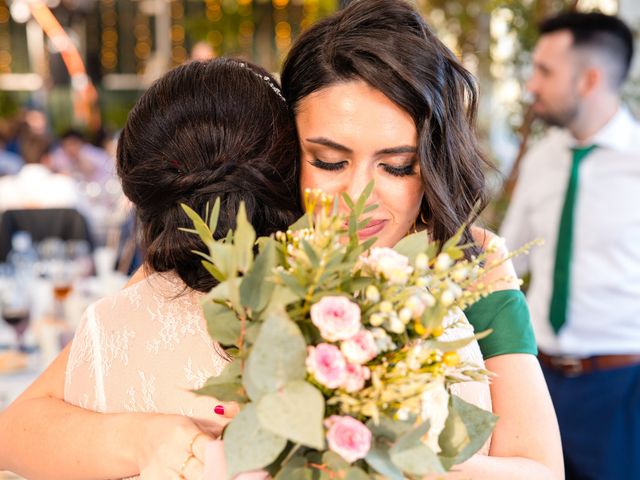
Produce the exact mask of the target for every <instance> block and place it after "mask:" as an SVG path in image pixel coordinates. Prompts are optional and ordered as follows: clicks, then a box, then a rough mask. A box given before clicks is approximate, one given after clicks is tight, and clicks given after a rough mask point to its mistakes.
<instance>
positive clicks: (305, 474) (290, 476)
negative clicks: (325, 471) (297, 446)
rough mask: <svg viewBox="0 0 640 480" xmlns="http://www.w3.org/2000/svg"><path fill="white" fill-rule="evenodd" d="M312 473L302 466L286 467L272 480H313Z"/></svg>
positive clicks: (309, 469)
mask: <svg viewBox="0 0 640 480" xmlns="http://www.w3.org/2000/svg"><path fill="white" fill-rule="evenodd" d="M313 473H314V471H313V470H312V469H311V468H309V467H306V466H304V465H302V466H299V465H287V466H286V467H285V468H283V469H282V470H280V471H279V472H278V474H277V475H276V476H275V477H274V480H314V478H313Z"/></svg>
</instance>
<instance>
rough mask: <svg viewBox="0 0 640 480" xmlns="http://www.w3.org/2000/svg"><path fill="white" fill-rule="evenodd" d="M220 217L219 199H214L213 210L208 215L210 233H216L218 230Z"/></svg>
mask: <svg viewBox="0 0 640 480" xmlns="http://www.w3.org/2000/svg"><path fill="white" fill-rule="evenodd" d="M219 217H220V197H218V198H216V201H215V203H214V204H213V209H212V210H211V213H210V214H209V230H211V232H212V233H214V234H215V233H216V230H217V229H218V218H219Z"/></svg>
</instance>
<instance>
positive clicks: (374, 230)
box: [358, 219, 388, 239]
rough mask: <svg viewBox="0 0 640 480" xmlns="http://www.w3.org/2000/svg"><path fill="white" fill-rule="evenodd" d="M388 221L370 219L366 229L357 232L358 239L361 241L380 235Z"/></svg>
mask: <svg viewBox="0 0 640 480" xmlns="http://www.w3.org/2000/svg"><path fill="white" fill-rule="evenodd" d="M387 223H388V220H376V219H371V221H370V222H369V223H368V224H367V226H366V227H364V228H362V229H360V230H358V237H360V238H361V239H364V238H369V237H373V236H374V235H377V234H378V233H380V232H381V231H382V230H383V229H384V227H386V226H387Z"/></svg>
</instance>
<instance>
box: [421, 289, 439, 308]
mask: <svg viewBox="0 0 640 480" xmlns="http://www.w3.org/2000/svg"><path fill="white" fill-rule="evenodd" d="M420 300H422V302H423V303H424V305H425V307H433V306H434V305H435V304H436V299H435V298H433V295H431V294H430V293H429V292H424V293H422V294H421V295H420Z"/></svg>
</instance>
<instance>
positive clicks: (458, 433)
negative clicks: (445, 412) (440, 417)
mask: <svg viewBox="0 0 640 480" xmlns="http://www.w3.org/2000/svg"><path fill="white" fill-rule="evenodd" d="M497 421H498V417H497V416H495V415H494V414H493V413H491V412H488V411H486V410H483V409H482V408H479V407H476V406H475V405H473V404H471V403H468V402H465V401H464V400H462V399H461V398H460V397H457V396H455V395H451V398H450V400H449V416H448V417H447V421H446V423H445V427H444V430H443V431H442V432H441V434H440V437H439V439H438V443H439V444H440V448H442V453H441V456H442V457H444V458H443V459H442V460H443V463H444V464H445V465H446V466H447V467H448V468H450V466H452V465H457V464H459V463H462V462H464V461H465V460H467V459H469V458H471V456H472V455H473V454H474V453H476V452H477V451H478V450H480V448H482V446H483V445H484V443H485V442H486V441H487V440H488V438H489V436H490V435H491V432H492V431H493V429H494V428H495V426H496V423H497ZM455 452H458V453H457V454H456V455H455V456H454V455H453V453H455Z"/></svg>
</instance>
